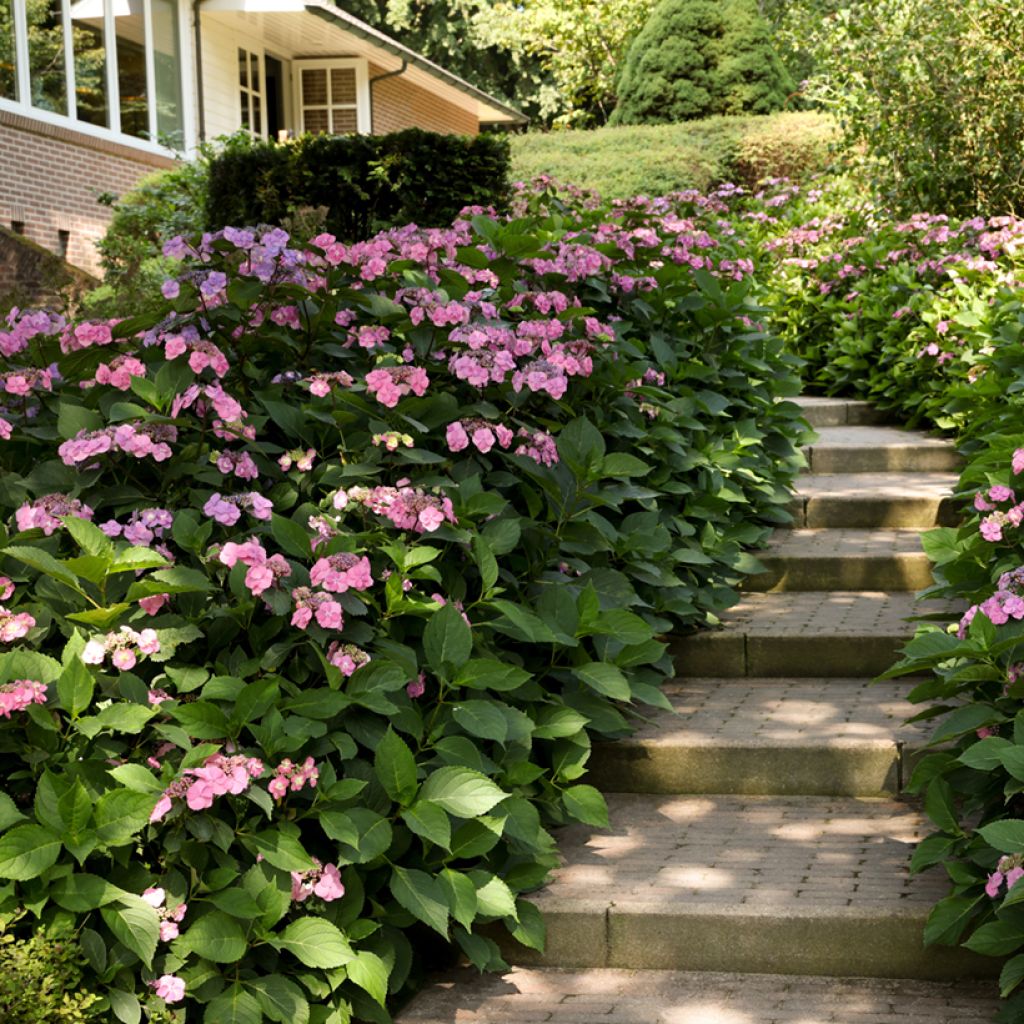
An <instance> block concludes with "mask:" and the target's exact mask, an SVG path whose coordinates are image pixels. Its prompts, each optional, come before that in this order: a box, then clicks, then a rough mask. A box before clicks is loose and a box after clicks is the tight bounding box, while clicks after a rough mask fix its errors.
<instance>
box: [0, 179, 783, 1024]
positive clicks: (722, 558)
mask: <svg viewBox="0 0 1024 1024" xmlns="http://www.w3.org/2000/svg"><path fill="white" fill-rule="evenodd" d="M721 203H722V200H721V199H720V198H716V197H700V196H696V195H690V196H688V197H680V198H679V199H678V200H677V201H675V202H673V203H671V204H670V203H634V204H627V205H623V206H618V207H615V208H607V207H600V206H598V205H596V204H592V203H587V202H583V201H580V202H574V203H565V202H562V201H560V200H558V199H557V198H556V197H554V196H553V195H551V194H549V193H542V194H539V195H529V194H526V195H524V196H522V197H521V198H520V200H519V202H518V205H519V208H518V209H517V211H516V214H515V217H514V219H507V220H498V219H496V218H495V217H494V216H493V215H490V214H489V213H488V211H483V210H473V211H468V212H467V214H466V215H465V216H464V217H462V218H460V219H459V220H457V221H456V222H455V224H454V225H453V226H452V227H451V228H450V229H445V230H429V231H423V230H419V229H416V228H414V227H409V228H404V229H398V230H394V231H390V232H388V233H385V234H382V235H380V236H377V237H375V238H373V239H371V240H369V241H366V242H360V243H356V244H352V245H343V244H341V243H339V242H338V241H337V240H336V239H335V238H333V237H331V236H329V235H321V236H318V237H317V238H315V239H313V240H312V241H311V242H310V243H309V244H308V245H297V246H296V245H293V243H292V240H291V239H289V238H288V236H287V235H286V234H285V233H284V232H283V231H281V230H280V229H263V230H258V231H255V230H249V229H240V228H239V229H232V228H227V229H224V230H223V231H218V232H216V233H214V234H210V235H207V236H205V237H204V238H203V239H202V240H201V241H200V240H197V241H195V242H188V241H186V240H183V239H175V240H173V241H172V242H171V243H169V244H168V255H169V256H171V257H173V258H175V259H180V260H183V261H184V263H183V267H184V268H185V269H184V270H183V272H182V273H181V274H180V275H179V277H177V278H175V279H173V280H168V281H167V282H165V284H164V286H163V289H162V291H163V297H164V299H163V301H164V306H163V309H162V310H161V312H160V315H159V316H155V317H153V318H149V319H135V320H125V321H120V322H119V321H116V320H115V321H93V322H79V323H66V322H64V320H63V319H61V318H60V317H57V316H54V315H52V314H48V313H45V312H40V311H29V312H25V313H21V314H17V315H13V316H12V317H11V318H10V320H9V322H8V324H7V328H6V330H3V331H0V354H2V357H3V359H4V363H5V369H4V372H3V374H2V376H0V380H2V383H3V389H4V394H3V396H2V400H0V435H2V440H0V470H2V471H3V477H2V479H3V486H2V488H0V508H2V512H0V515H2V520H0V573H2V574H3V577H2V579H0V593H2V597H0V765H2V769H3V773H4V778H5V780H6V781H5V788H4V792H3V793H2V794H0V830H2V835H0V918H2V919H3V921H4V922H6V923H7V925H8V926H9V928H10V929H12V930H13V932H14V933H17V934H30V933H33V932H37V931H44V932H45V933H46V934H48V935H52V936H55V937H58V938H60V939H62V940H64V941H70V942H74V943H76V944H77V946H78V948H79V949H80V951H81V954H82V955H83V956H84V957H85V958H86V959H87V962H88V964H89V969H90V977H91V979H92V982H93V984H92V986H91V987H92V988H93V989H94V991H95V993H96V994H97V995H98V996H99V997H100V999H101V1001H102V1003H101V1004H100V1005H101V1006H102V1007H104V1008H108V1009H109V1012H110V1014H111V1015H112V1017H113V1018H115V1019H117V1020H119V1021H123V1022H125V1024H135V1022H137V1021H139V1020H141V1019H143V1018H146V1019H152V1020H157V1019H159V1020H163V1019H178V1020H182V1019H184V1015H185V1014H187V1019H188V1020H202V1021H206V1022H209V1024H232V1022H233V1024H250V1022H251V1024H258V1022H260V1021H281V1022H289V1024H294V1022H300V1024H305V1022H312V1024H344V1022H348V1021H352V1020H365V1021H386V1020H388V1019H389V1017H388V1007H389V1005H391V999H392V998H393V997H394V996H395V995H396V994H398V993H400V992H401V991H402V989H403V987H404V986H405V985H406V984H407V982H408V979H409V978H410V976H411V975H413V974H414V973H415V972H416V971H417V970H418V969H420V968H421V967H422V965H423V964H424V962H427V963H429V962H431V961H433V960H435V959H436V955H437V953H436V950H437V947H438V945H439V943H440V942H441V940H444V941H447V942H453V943H454V944H455V947H456V948H457V949H458V950H460V951H461V953H462V954H464V955H465V956H466V957H467V958H468V959H469V960H471V961H472V962H473V963H474V964H476V965H477V966H478V967H480V968H481V969H484V968H488V967H495V966H499V965H500V964H501V956H500V952H499V947H498V945H497V943H496V942H495V938H494V936H495V935H496V929H497V931H501V930H504V931H507V932H508V933H510V935H511V936H512V937H514V939H515V940H517V941H519V942H521V943H525V944H527V945H531V946H537V947H539V946H541V945H542V944H543V924H542V922H541V920H540V918H539V915H538V913H537V910H536V909H535V907H534V906H533V905H532V904H531V903H530V902H529V900H528V899H526V898H524V896H523V894H524V893H527V892H529V891H530V890H531V889H534V888H536V887H538V886H539V885H540V884H541V883H542V882H543V880H544V878H545V876H546V874H547V872H548V870H549V869H550V868H551V867H552V866H553V864H554V863H555V852H554V841H553V839H552V836H551V834H550V832H549V828H550V826H551V825H556V824H559V823H562V822H568V821H582V822H586V823H589V824H593V825H601V824H604V823H605V821H606V810H605V806H604V802H603V800H602V798H601V796H600V794H599V793H598V792H597V790H596V789H594V788H593V787H591V786H589V785H588V784H587V783H586V781H585V774H586V769H587V761H588V758H589V755H590V749H591V743H592V739H593V737H595V736H615V735H619V734H622V733H624V732H625V731H627V730H628V728H629V721H630V718H631V716H632V715H633V714H634V713H635V712H636V710H637V709H638V708H639V707H640V706H642V705H653V706H663V705H664V703H665V702H664V698H663V697H662V696H661V693H660V690H659V684H660V683H661V682H662V681H663V680H664V679H665V678H666V676H667V675H668V674H669V673H670V672H671V670H672V667H671V664H670V660H669V658H668V656H667V654H666V646H665V644H664V643H663V642H662V640H661V637H662V636H663V635H665V634H667V633H670V632H672V631H675V630H681V629H692V628H697V627H698V626H700V625H703V624H706V623H709V622H714V621H715V617H716V615H717V613H718V612H720V611H721V610H722V609H723V608H725V607H727V606H728V605H729V604H730V603H731V602H732V601H734V600H735V599H736V595H735V587H736V584H737V583H738V581H739V580H740V579H741V578H742V577H743V575H744V573H745V572H747V571H751V570H756V568H757V565H756V563H755V562H754V561H753V559H751V558H750V557H749V556H748V555H746V554H745V549H746V548H747V547H749V546H750V545H752V544H756V543H757V542H758V541H760V540H761V539H762V538H763V537H764V535H765V533H766V531H767V530H768V529H769V528H770V525H771V524H772V523H774V522H779V521H782V520H784V518H785V513H784V511H783V509H784V505H785V502H786V501H787V499H788V484H789V483H790V481H791V479H792V476H793V473H794V472H795V470H796V466H797V463H798V458H797V456H796V454H795V444H796V442H797V441H799V440H800V438H801V434H802V421H801V420H800V419H799V410H798V408H797V407H796V405H795V404H794V403H791V402H787V401H785V400H784V397H785V396H786V395H787V394H793V393H795V392H796V390H797V389H798V387H799V382H798V379H797V377H796V374H795V366H796V360H795V359H794V358H793V357H790V356H787V355H785V354H784V352H783V351H782V346H781V342H779V341H778V340H776V339H773V338H772V337H771V336H769V335H768V334H767V333H766V332H765V331H764V330H763V329H761V327H760V326H759V324H758V318H759V317H760V315H761V312H760V311H759V310H758V308H757V307H756V306H755V305H754V304H753V302H752V300H751V296H750V289H751V278H750V265H749V263H748V262H745V260H744V258H743V254H742V253H741V252H740V251H739V250H738V248H737V244H736V240H735V239H734V238H733V237H732V236H731V235H730V233H729V232H728V231H725V230H722V228H721V225H719V224H718V214H719V211H720V206H721Z"/></svg>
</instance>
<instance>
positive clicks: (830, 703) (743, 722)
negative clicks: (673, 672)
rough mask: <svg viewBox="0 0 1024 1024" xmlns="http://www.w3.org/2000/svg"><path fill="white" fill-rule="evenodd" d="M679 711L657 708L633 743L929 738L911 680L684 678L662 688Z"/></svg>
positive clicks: (804, 743)
mask: <svg viewBox="0 0 1024 1024" xmlns="http://www.w3.org/2000/svg"><path fill="white" fill-rule="evenodd" d="M662 689H663V692H664V694H665V696H666V697H667V698H668V700H669V702H670V703H671V705H672V707H673V710H674V711H675V714H673V713H672V712H669V711H660V710H659V711H655V712H654V713H652V714H651V715H650V718H649V721H648V722H646V723H645V724H644V725H642V726H641V727H640V728H638V729H637V730H636V731H635V732H634V733H633V734H632V735H631V736H630V737H628V738H627V739H625V740H619V741H616V742H617V743H626V744H644V745H651V746H711V747H729V746H733V747H755V746H756V747H847V746H862V745H883V746H892V745H893V744H894V743H895V742H896V741H901V742H907V743H915V744H919V743H921V742H922V741H925V740H927V738H928V736H929V735H930V733H931V727H930V726H929V724H928V723H927V722H915V723H911V724H907V723H906V719H907V718H908V717H909V716H910V715H912V714H913V713H914V712H915V710H920V709H918V708H915V707H914V706H913V705H911V704H909V703H907V700H906V693H907V684H906V683H905V682H895V683H892V682H885V683H877V684H873V683H872V682H871V681H870V680H867V679H798V678H794V679H746V678H741V679H685V680H676V681H674V682H671V683H668V684H667V685H666V686H664V687H663V688H662Z"/></svg>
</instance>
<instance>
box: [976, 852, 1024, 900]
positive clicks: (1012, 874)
mask: <svg viewBox="0 0 1024 1024" xmlns="http://www.w3.org/2000/svg"><path fill="white" fill-rule="evenodd" d="M1022 878H1024V854H1022V853H1014V854H1011V855H1009V856H1007V857H1000V858H999V863H998V865H996V870H995V871H993V872H992V874H991V875H989V876H988V881H987V882H986V883H985V895H986V896H989V897H991V898H992V899H996V898H997V897H998V896H999V895H1000V894H1001V893H1002V891H1003V885H1004V884H1005V885H1006V891H1007V892H1009V891H1010V890H1011V889H1012V888H1013V887H1014V886H1015V885H1016V884H1017V883H1018V882H1019V881H1020V880H1021V879H1022Z"/></svg>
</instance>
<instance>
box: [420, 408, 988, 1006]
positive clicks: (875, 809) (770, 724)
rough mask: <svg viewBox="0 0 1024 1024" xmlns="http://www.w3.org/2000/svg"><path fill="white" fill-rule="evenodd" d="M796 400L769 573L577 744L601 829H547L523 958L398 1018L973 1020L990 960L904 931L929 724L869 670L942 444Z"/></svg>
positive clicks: (919, 909)
mask: <svg viewBox="0 0 1024 1024" xmlns="http://www.w3.org/2000/svg"><path fill="white" fill-rule="evenodd" d="M805 409H806V410H807V413H808V415H809V416H810V417H811V418H812V422H814V423H815V424H816V425H818V426H819V427H820V434H821V436H820V438H819V440H818V441H817V442H815V443H814V444H812V445H811V446H810V449H809V459H808V462H809V465H810V467H811V469H812V471H813V472H811V473H809V474H807V475H806V476H804V477H803V478H802V480H801V481H800V485H799V488H798V494H797V497H796V499H795V500H794V502H793V506H792V508H793V512H794V529H792V530H791V531H779V533H778V534H777V535H776V537H775V538H773V540H772V541H771V543H770V544H769V545H768V547H767V550H766V551H765V552H764V553H763V557H764V560H765V565H766V568H767V569H768V570H769V571H768V572H766V573H765V574H761V575H760V576H758V577H754V578H753V579H752V581H751V583H752V586H754V587H755V588H756V587H758V586H760V589H762V590H770V591H772V592H762V593H748V594H745V595H744V597H743V599H742V601H741V602H740V603H739V604H737V605H736V606H735V607H734V608H732V609H730V611H729V612H728V613H727V614H726V615H725V616H723V628H722V630H721V631H719V632H717V633H705V634H702V635H698V636H696V637H693V638H688V639H685V640H683V641H681V642H676V643H675V644H674V647H673V651H674V653H675V655H676V665H677V672H678V673H679V675H680V676H681V677H692V678H680V679H678V680H676V681H675V682H673V683H671V684H669V685H668V686H667V688H666V694H667V696H668V697H669V700H670V702H671V703H672V705H673V709H674V712H673V713H671V714H669V713H661V712H659V713H658V714H656V715H655V716H654V717H653V718H652V719H650V720H649V721H648V722H647V723H646V724H643V725H642V727H641V728H640V729H639V730H638V731H637V732H636V734H635V735H633V736H632V737H630V738H629V739H628V740H624V741H620V742H619V743H615V744H605V745H601V746H599V747H598V748H597V749H596V750H595V753H594V758H593V762H594V771H593V776H592V777H593V780H594V781H595V782H596V783H597V784H598V785H601V786H602V787H603V788H604V789H605V790H606V793H607V799H608V805H609V810H610V815H611V827H610V828H609V829H605V830H599V829H593V828H589V827H584V826H573V827H571V828H567V829H564V830H562V831H561V832H560V834H559V843H560V850H561V852H562V856H563V861H564V863H563V866H562V867H561V868H560V869H559V870H558V871H557V872H556V873H555V875H554V877H553V878H552V880H551V882H550V884H549V885H548V886H547V887H546V888H545V889H543V890H542V891H541V892H539V893H538V894H536V896H535V897H534V898H535V899H536V902H537V903H538V905H539V906H540V907H541V908H542V910H543V911H544V912H545V917H546V920H547V922H548V944H547V948H546V951H545V954H544V956H543V957H539V956H538V955H537V954H534V953H531V952H530V951H526V950H522V949H519V948H515V947H514V946H509V948H508V950H507V955H508V957H509V959H510V962H512V963H514V964H516V965H517V966H516V967H515V968H514V969H512V970H511V971H510V972H509V973H507V974H505V975H504V976H501V975H495V976H490V977H484V978H480V977H476V976H475V975H469V974H463V973H456V974H454V975H452V976H451V977H449V978H447V979H442V980H441V981H439V982H437V983H436V984H434V985H432V986H431V987H430V988H428V989H427V990H426V991H425V992H423V993H422V994H421V995H420V996H419V997H417V999H416V1000H414V1002H413V1003H412V1004H411V1005H410V1006H409V1007H408V1008H407V1009H406V1010H405V1012H404V1013H403V1015H402V1016H401V1017H400V1022H401V1024H512V1022H518V1024H534V1022H537V1024H539V1022H542V1021H544V1022H550V1024H598V1022H600V1024H980V1022H982V1021H991V1020H993V1019H994V1017H995V1013H996V1009H997V1004H998V999H997V993H996V986H995V984H994V982H993V981H991V980H979V979H980V978H982V977H983V976H984V975H985V974H987V973H992V970H993V962H992V961H985V960H981V959H980V958H972V957H971V956H970V955H965V953H964V951H962V950H939V949H928V950H926V949H924V947H923V944H922V930H923V926H924V921H925V919H926V917H927V914H928V911H929V908H930V907H931V905H932V904H933V903H934V902H935V900H937V899H938V898H940V897H941V896H942V895H944V894H945V893H946V891H947V889H948V882H947V880H946V879H945V876H944V874H943V873H942V872H941V871H938V870H936V871H932V872H927V873H925V874H923V875H917V876H911V874H910V872H909V860H910V856H911V854H912V852H913V849H914V844H915V843H916V842H917V841H918V840H919V839H920V838H921V836H922V835H923V834H924V833H926V832H927V831H928V826H927V823H926V821H925V819H924V816H923V814H922V813H921V811H920V810H919V808H918V807H917V806H916V805H915V804H914V803H913V802H912V801H909V800H906V799H904V798H902V797H901V796H900V794H899V792H898V787H899V780H900V779H901V778H902V777H903V775H904V773H905V771H906V770H908V769H909V764H908V761H909V759H910V758H912V757H913V755H914V752H915V749H916V748H919V747H920V746H921V745H922V744H923V743H924V742H925V740H926V737H927V732H928V730H927V727H926V726H920V725H917V726H914V725H906V724H904V721H903V720H904V719H905V718H906V717H907V715H909V714H910V713H912V711H913V709H912V708H911V706H910V705H908V704H907V703H906V701H905V700H904V699H903V694H904V693H905V692H906V686H907V683H906V682H889V683H884V684H879V685H877V686H873V685H871V677H873V676H874V675H876V674H877V673H878V672H880V671H882V670H884V668H886V667H888V665H889V664H891V663H892V659H893V657H894V656H895V652H896V650H898V648H899V646H900V645H901V644H902V643H903V642H905V640H906V639H908V638H909V637H910V636H912V635H913V630H914V626H913V623H911V622H908V617H910V616H912V615H914V614H915V613H916V614H918V615H920V614H921V613H922V609H921V608H920V607H918V608H915V601H914V595H913V593H912V590H913V589H914V588H915V587H918V586H920V585H921V584H920V582H919V581H920V579H921V577H922V569H923V567H922V565H921V564H920V553H919V552H920V547H919V541H918V537H919V534H920V532H921V530H922V529H925V528H928V527H931V526H933V525H935V524H936V523H937V522H943V521H947V520H948V518H949V516H950V515H951V506H950V501H949V494H950V492H951V490H952V488H953V485H954V484H955V483H956V474H955V472H953V470H955V468H956V465H957V460H956V456H955V453H954V452H953V451H952V450H951V449H950V448H949V446H948V445H946V444H945V443H944V442H942V441H939V440H936V439H934V438H927V437H923V436H922V435H919V434H914V433H911V432H906V431H902V430H898V429H895V428H892V427H879V426H875V425H873V423H872V411H871V410H870V409H869V408H868V407H866V406H864V405H863V403H850V402H844V401H842V400H836V399H811V400H808V401H807V402H806V404H805ZM851 580H857V581H859V585H857V586H856V587H851V586H850V581H851ZM872 583H875V585H874V586H873V585H872ZM952 610H953V609H950V608H946V609H941V608H940V609H936V608H935V607H930V608H928V609H927V611H930V612H936V611H938V612H940V613H949V612H950V611H952ZM995 966H996V967H997V966H998V965H995ZM928 979H930V980H928Z"/></svg>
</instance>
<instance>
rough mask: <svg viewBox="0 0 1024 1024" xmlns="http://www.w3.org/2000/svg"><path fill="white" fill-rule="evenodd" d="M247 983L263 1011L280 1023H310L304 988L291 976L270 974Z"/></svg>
mask: <svg viewBox="0 0 1024 1024" xmlns="http://www.w3.org/2000/svg"><path fill="white" fill-rule="evenodd" d="M246 984H247V985H248V986H249V988H251V989H252V990H253V991H254V992H255V993H256V996H257V998H258V999H259V1001H260V1005H261V1006H262V1007H263V1012H264V1013H265V1014H266V1015H267V1016H268V1017H269V1018H270V1019H271V1020H273V1021H278V1022H280V1024H308V1021H309V1002H308V1000H307V999H306V996H305V995H304V994H303V991H302V989H300V988H299V986H298V985H296V984H295V982H294V981H292V980H291V979H290V978H286V977H284V976H283V975H281V974H270V975H267V976H265V977H262V978H254V979H252V980H251V981H247V982H246Z"/></svg>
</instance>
